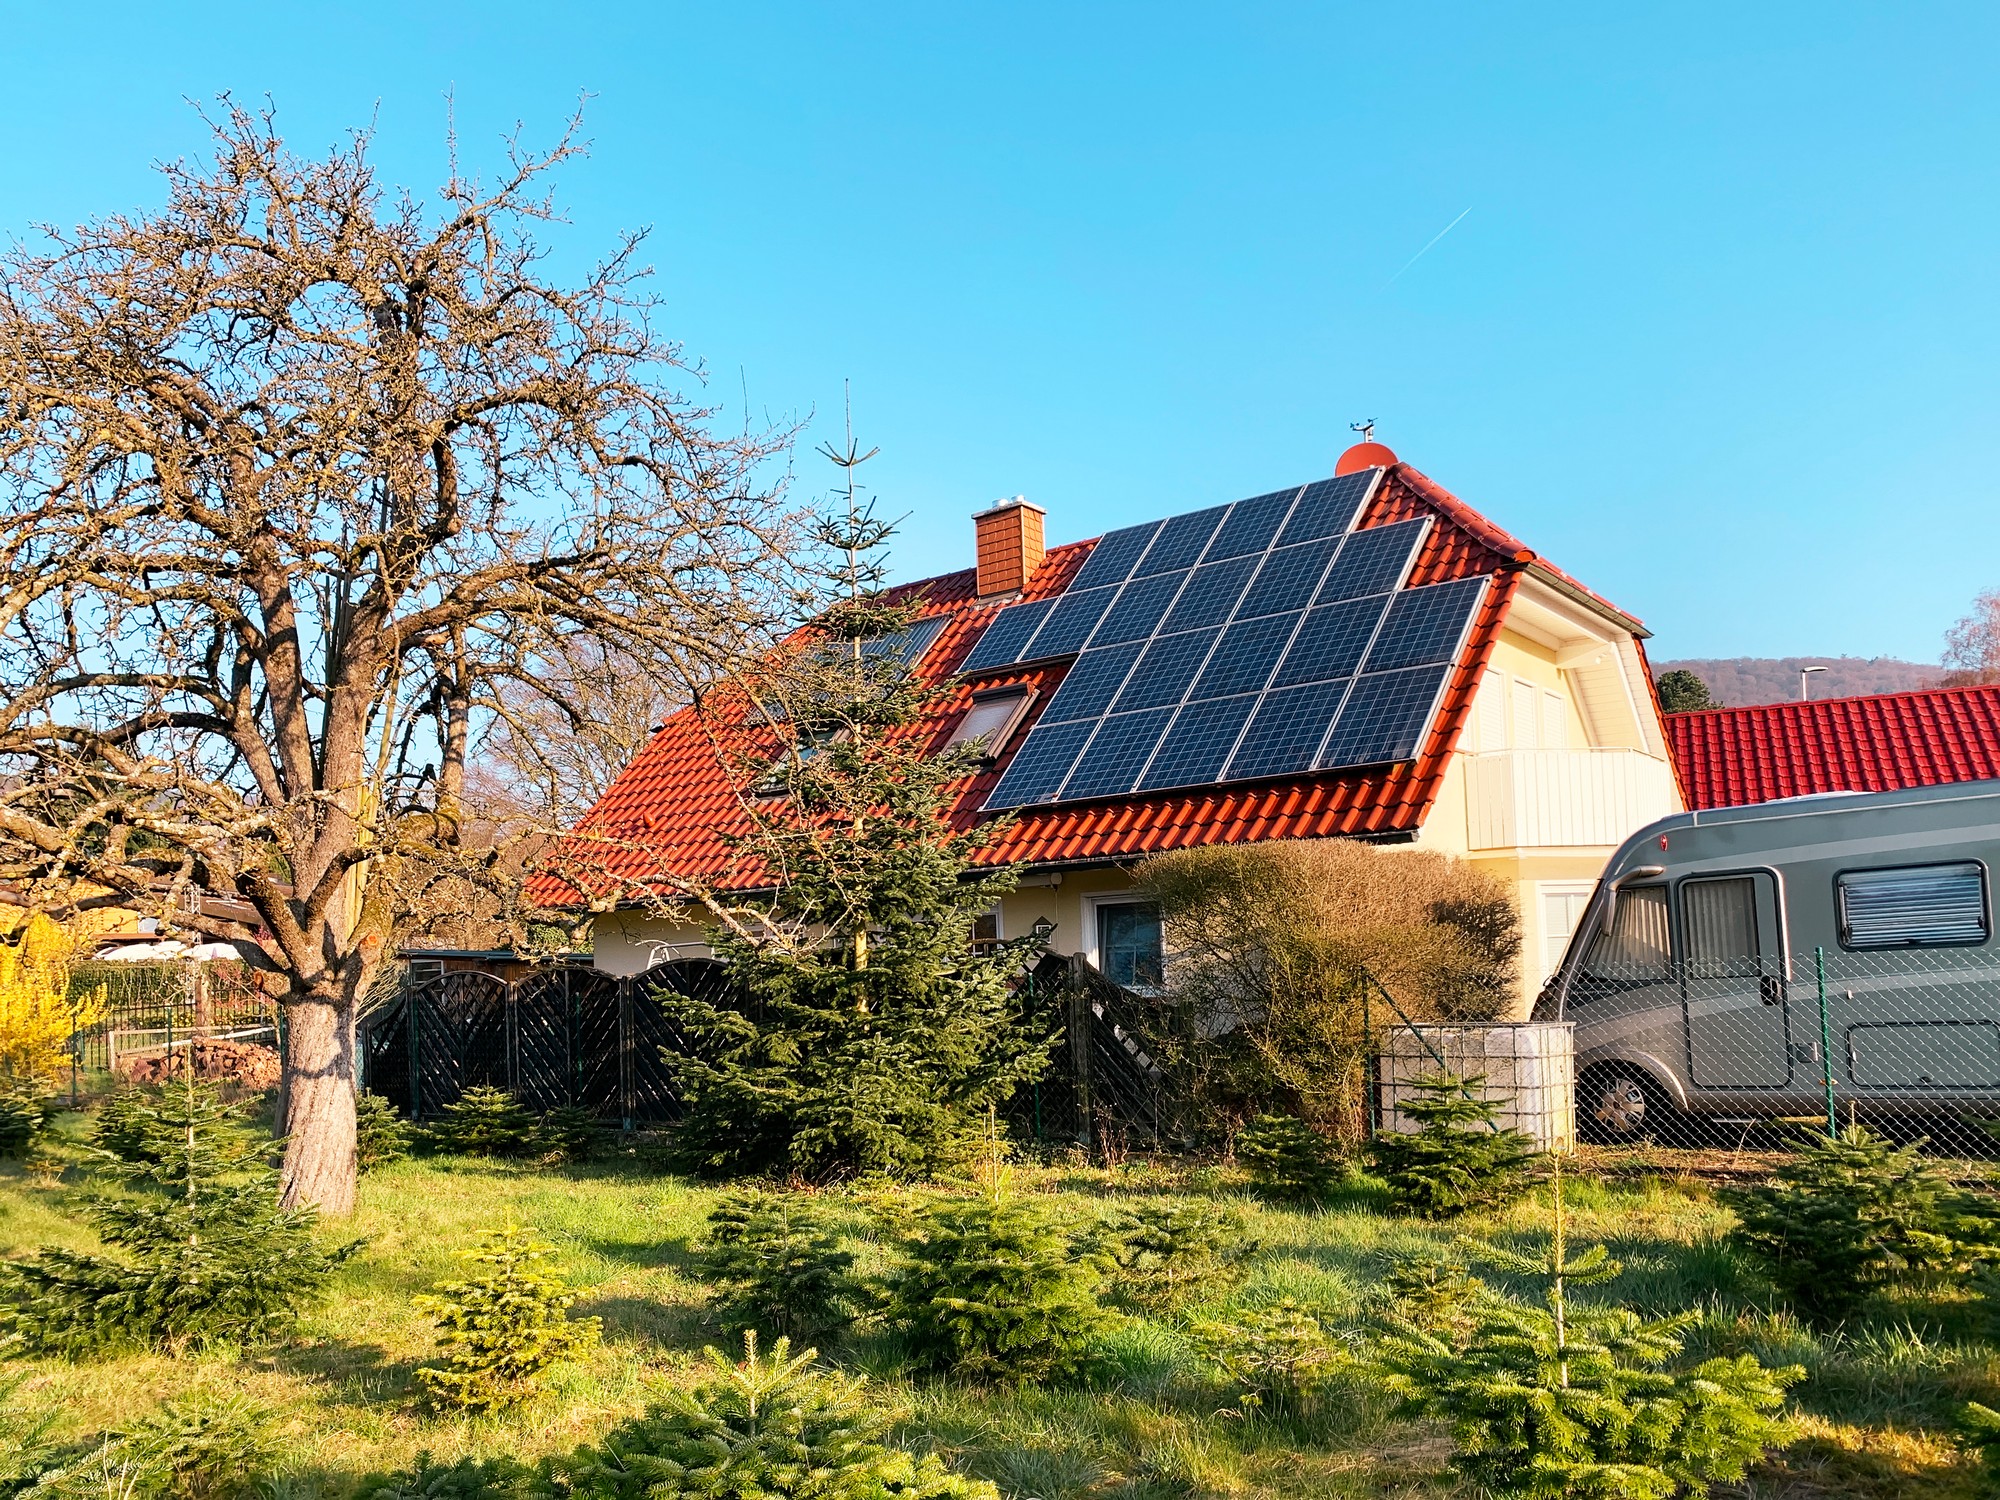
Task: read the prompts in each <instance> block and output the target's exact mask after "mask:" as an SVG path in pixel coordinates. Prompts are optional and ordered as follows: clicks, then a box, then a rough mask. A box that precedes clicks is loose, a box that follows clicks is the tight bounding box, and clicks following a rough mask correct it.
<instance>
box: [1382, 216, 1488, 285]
mask: <svg viewBox="0 0 2000 1500" xmlns="http://www.w3.org/2000/svg"><path fill="white" fill-rule="evenodd" d="M1471 212H1472V205H1471V204H1469V203H1468V204H1467V205H1466V206H1465V211H1464V213H1461V214H1460V215H1459V216H1458V219H1453V220H1452V221H1451V222H1450V223H1449V224H1447V225H1445V226H1444V228H1442V229H1440V230H1439V231H1438V232H1437V233H1436V234H1434V235H1432V236H1431V238H1430V243H1429V244H1427V245H1425V246H1424V248H1423V249H1421V250H1419V251H1418V252H1417V253H1416V254H1415V255H1412V256H1411V257H1410V258H1409V259H1408V260H1406V261H1405V262H1403V271H1407V270H1409V269H1410V267H1411V266H1414V265H1415V264H1416V263H1417V262H1418V261H1420V260H1422V259H1423V258H1424V257H1425V256H1426V255H1429V254H1430V253H1431V250H1432V248H1433V247H1434V246H1435V245H1436V244H1437V242H1438V241H1439V240H1441V239H1443V238H1444V237H1445V236H1446V235H1448V234H1450V233H1451V232H1452V231H1453V230H1454V229H1456V228H1458V222H1459V219H1463V218H1464V217H1465V215H1466V214H1469V213H1471ZM1403 271H1398V272H1397V273H1396V274H1395V275H1394V276H1391V277H1390V278H1389V279H1388V280H1387V281H1385V282H1383V283H1382V290H1383V291H1385V292H1386V291H1388V290H1389V288H1390V287H1392V286H1394V285H1395V284H1396V283H1397V282H1398V281H1400V280H1401V279H1402V276H1403Z"/></svg>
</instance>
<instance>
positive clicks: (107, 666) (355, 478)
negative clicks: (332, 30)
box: [0, 100, 794, 1213]
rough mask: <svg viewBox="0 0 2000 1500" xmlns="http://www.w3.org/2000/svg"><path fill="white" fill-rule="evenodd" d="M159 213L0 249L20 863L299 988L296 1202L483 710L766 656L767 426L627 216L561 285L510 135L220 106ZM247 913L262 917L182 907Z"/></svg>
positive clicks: (328, 1155) (0, 784)
mask: <svg viewBox="0 0 2000 1500" xmlns="http://www.w3.org/2000/svg"><path fill="white" fill-rule="evenodd" d="M210 124H211V127H212V129H213V136H214V159H213V161H212V162H204V163H201V164H198V165H193V166H190V165H187V164H174V165H170V166H167V167H166V168H164V175H165V178H166V187H167V198H166V203H165V205H164V207H162V208H161V209H160V210H158V211H157V212H152V213H145V214H139V215H133V216H117V217H111V218H106V219H101V220H97V221H94V222H92V223H89V224H86V225H84V226H83V227H81V228H79V229H76V230H74V231H68V232H62V231H57V230H54V229H44V230H42V231H40V234H39V237H38V238H37V240H36V241H35V242H33V243H32V244H29V245H25V246H18V247H16V248H14V249H13V250H11V251H10V252H9V253H7V254H6V255H4V257H0V392H4V394H3V395H0V401H4V406H0V878H11V879H13V880H15V881H16V882H18V883H20V884H22V885H23V886H24V887H26V888H28V889H30V890H43V891H48V892H55V891H58V890H61V889H62V888H63V886H62V883H63V882H65V881H82V882H84V883H85V884H84V886H83V889H85V890H87V891H89V892H92V893H93V894H92V895H90V896H87V897H85V898H84V904H89V903H90V902H92V901H95V902H98V903H101V904H104V905H113V904H116V905H123V906H130V905H139V906H142V907H144V908H147V909H151V910H155V911H158V912H159V913H160V914H161V915H162V917H163V918H164V919H166V920H167V921H168V922H170V923H172V924H174V925H178V926H180V927H184V928H191V929H195V930H199V931H201V932H203V933H205V934H207V935H209V936H213V937H217V938H223V939H227V940H232V941H234V942H235V943H236V944H237V946H238V947H239V949H240V950H241V951H242V952H243V953H244V955H245V957H246V958H247V959H248V960H249V961H250V962H251V963H252V964H253V965H256V966H257V967H258V968H259V969H260V970H262V971H264V973H265V974H266V975H267V987H268V988H269V989H270V991H271V993H273V994H274V995H275V996H276V997H278V998H279V999H280V1000H281V1001H282V1003H283V1005H284V1006H285V1010H286V1014H287V1019H288V1023H289V1024H288V1027H287V1035H286V1057H285V1068H286V1078H287V1085H288V1086H287V1090H286V1096H287V1098H288V1100H289V1113H288V1118H287V1120H286V1122H285V1128H286V1130H287V1132H288V1134H289V1136H290V1144H289V1146H288V1148H287V1152H286V1157H285V1165H284V1178H283V1192H284V1198H285V1201H286V1202H287V1203H290V1204H303V1203H312V1204H317V1205H318V1206H319V1207H321V1208H322V1209H323V1210H326V1211H328V1212H332V1213H341V1212H345V1211H346V1210H347V1209H348V1208H349V1207H350V1206H351V1204H352V1201H353V1192H354V1110H353V1098H354V1073H355V1070H354V1019H355V1006H356V1003H357V999H358V997H360V996H361V995H362V994H363V993H364V992H365V991H366V990H367V989H368V986H369V983H370V980H371V978H372V976H373V975H374V973H375V972H376V969H377V967H378V965H379V964H380V963H381V961H382V959H383V956H384V950H385V947H386V944H387V942H388V939H389V936H390V934H391V933H392V931H393V930H394V928H395V924H396V923H397V921H398V920H399V918H400V916H401V915H402V914H403V912H404V911H405V910H406V909H407V908H408V906H409V904H410V902H411V900H412V893H413V889H414V888H415V887H418V886H422V885H425V884H427V883H433V882H435V880H436V879H437V872H438V870H439V868H440V865H441V864H449V863H450V862H451V861H452V859H454V858H455V857H456V854H455V851H460V850H464V851H465V857H464V869H463V873H464V874H465V875H466V877H467V878H470V879H474V880H478V879H482V878H485V877H484V876H483V875H482V873H481V871H482V868H485V869H486V870H487V871H488V872H489V873H490V870H491V867H492V866H493V865H494V864H495V863H496V860H495V859H494V857H493V851H492V850H491V849H485V850H481V849H466V841H465V839H464V837H463V835H464V830H465V824H466V815H465V797H466V778H467V771H468V765H469V762H470V760H471V750H472V746H473V744H474V742H475V740H476V739H477V737H478V735H479V733H480V727H481V726H480V715H481V711H482V705H492V704H494V703H499V702H504V701H507V700H508V699H509V697H510V696H515V695H518V693H519V692H520V691H521V690H522V688H523V687H524V685H527V686H532V687H533V689H534V690H536V691H542V692H547V691H548V690H549V684H547V683H546V682H544V681H542V679H541V677H540V676H539V674H540V672H541V670H542V669H543V667H544V666H545V664H546V663H548V662H549V661H551V660H569V659H572V658H573V657H574V656H575V655H576V654H577V653H579V652H581V653H583V654H584V656H585V657H586V659H603V660H606V661H612V660H616V661H622V662H632V663H635V664H639V666H640V667H642V668H643V670H644V671H645V672H646V673H647V674H648V676H649V678H650V679H652V680H661V681H675V682H679V683H682V684H684V685H685V686H684V689H683V690H684V691H685V692H687V693H690V694H691V693H693V692H695V691H697V690H698V688H699V687H700V685H701V684H703V683H706V682H709V681H712V680H714V678H715V677H716V676H717V675H718V674H719V673H725V672H728V671H730V670H732V669H734V668H735V667H736V666H737V665H739V664H740V662H741V661H742V660H744V659H745V658H746V656H747V655H751V654H754V653H756V652H759V651H762V650H764V649H767V647H768V644H769V640H770V634H769V630H768V628H767V627H769V626H770V625H772V624H774V623H776V622H777V619H778V617H779V616H780V615H782V614H783V613H784V611H785V609H786V607H787V605H788V601H789V600H790V599H791V598H792V597H793V595H792V594H791V592H790V591H789V589H788V586H787V584H786V582H785V572H784V570H785V566H786V559H787V558H788V557H789V556H790V555H791V553H792V551H793V548H794V536H793V531H792V528H793V521H792V519H791V518H790V517H789V516H788V515H787V514H786V513H785V512H784V511H783V509H782V506H781V505H780V504H779V502H778V500H777V499H776V497H775V496H774V495H773V494H771V493H764V492H760V491H759V489H758V488H757V485H758V476H759V475H760V474H762V473H763V472H764V463H765V460H766V459H767V458H768V457H769V456H770V455H771V454H772V453H773V452H774V451H775V450H776V449H777V448H778V447H780V446H782V441H783V438H784V437H785V435H783V434H777V435H773V434H762V435H752V434H749V433H747V432H746V433H744V434H740V435H731V434H728V433H721V432H718V430H717V429H716V428H715V426H714V425H713V424H712V422H711V413H710V412H709V411H707V410H704V409H703V408H701V407H700V406H698V405H696V404H693V403H691V402H689V401H688V400H686V399H685V398H683V397H682V396H681V395H678V394H677V393H676V391H675V389H674V388H673V387H674V385H675V384H676V383H677V382H678V381H679V380H681V379H684V378H688V377H690V376H691V375H692V374H695V373H698V372H692V371H691V370H690V369H689V367H688V366H686V365H685V364H684V363H683V360H682V355H681V352H680V350H679V348H678V346H676V345H675V344H673V343H670V342H668V341H667V340H665V339H664V338H662V337H661V336H660V335H659V334H658V333H657V332H656V331H655V330H654V329H653V327H652V326H651V321H650V319H651V315H652V306H651V303H650V300H649V299H648V298H646V297H645V296H644V295H642V294H641V292H640V290H639V288H638V286H637V285H636V283H637V282H638V280H639V278H640V277H641V276H643V274H644V272H643V268H641V267H639V266H638V265H637V264H636V261H635V254H636V251H637V248H638V244H639V240H638V237H636V236H634V237H628V238H627V239H626V240H625V241H624V242H623V243H622V244H621V245H620V246H619V248H618V250H617V252H616V253H615V254H613V255H612V256H611V257H610V258H609V259H608V260H607V261H605V262H604V263H602V264H600V265H598V266H597V267H595V268H594V269H591V270H588V271H587V272H585V273H583V274H582V275H580V276H579V277H578V278H576V279H575V280H574V281H572V282H570V283H567V284H564V283H561V282H558V281H557V280H556V279H554V278H553V277H552V276H551V275H550V274H549V273H548V271H547V270H546V268H545V266H544V252H543V251H542V250H541V249H540V248H539V247H538V245H537V243H536V240H535V238H534V231H535V227H536V225H537V224H538V223H540V222H544V221H548V220H550V219H552V218H553V217H554V214H553V211H552V209H551V207H550V205H549V203H548V201H547V200H546V198H545V197H544V196H542V192H543V190H542V188H541V186H540V179H541V178H542V177H543V175H544V174H545V173H547V172H548V171H549V169H550V168H552V167H554V166H556V165H557V164H559V163H561V162H562V161H564V160H565V159H566V158H568V157H569V156H571V155H572V154H574V153H575V152H576V151H577V150H578V149H579V147H578V144H577V141H576V135H575V131H576V125H575V123H574V122H573V123H572V126H571V129H570V131H569V132H568V133H567V134H565V136H564V137H563V138H562V140H561V141H560V142H559V143H558V144H557V145H556V146H555V147H554V148H553V149H552V150H549V151H547V152H543V153H539V154H537V153H529V152H525V151H523V150H521V149H520V148H518V146H511V145H510V148H509V151H508V166H507V169H506V171H505V173H504V174H503V175H502V177H501V180H499V181H498V182H497V184H494V185H492V186H484V185H482V184H481V183H479V182H478V181H476V180H472V179H469V178H467V177H466V176H463V175H461V174H460V172H459V170H458V167H457V164H456V159H455V153H454V162H453V166H452V171H451V175H450V178H449V180H448V182H447V183H446V185H445V186H444V187H443V188H442V189H441V190H440V193H439V195H438V197H437V200H436V201H435V202H434V203H431V204H425V203H423V202H420V201H418V200H417V199H416V198H414V197H412V196H411V195H409V194H407V193H402V194H391V193H389V192H387V191H385V190H384V188H383V187H382V185H381V184H379V183H378V181H377V179H376V175H375V172H374V169H373V167H372V166H371V164H370V161H369V159H368V147H369V137H368V136H367V135H366V134H357V135H356V136H355V137H354V138H353V140H352V142H351V144H350V145H348V146H347V147H344V148H342V149H339V150H336V151H334V152H332V153H330V154H329V155H327V156H326V157H324V158H323V159H317V160H307V159H302V158H300V157H297V156H295V155H294V154H292V153H291V152H289V151H288V150H287V149H286V148H285V146H284V145H283V143H282V142H281V140H280V139H279V137H278V135H277V133H276V130H275V127H274V124H273V121H272V119H271V116H270V115H269V113H268V112H266V113H263V114H252V113H249V112H246V111H244V110H242V109H240V108H238V107H236V106H235V105H233V104H231V103H229V102H228V101H226V100H225V101H224V104H223V107H222V109H221V110H220V111H219V113H218V114H217V115H216V116H215V117H214V118H213V119H211V120H210ZM192 887H205V888H208V889H211V890H215V891H219V892H222V893H226V894H230V895H234V896H238V897H240V898H241V899H242V900H244V901H247V902H248V903H249V904H250V905H251V906H253V907H254V908H255V909H256V911H257V913H258V915H259V918H260V920H261V925H262V932H261V934H259V933H253V932H251V931H249V930H247V929H246V928H244V927H231V926H230V925H229V924H228V923H226V922H224V921H222V920H220V919H216V918H210V917H204V916H200V915H197V914H194V913H192V912H189V911H187V910H185V909H184V904H183V902H182V901H181V900H180V897H181V896H182V895H183V893H184V892H186V891H187V890H188V889H190V888H192Z"/></svg>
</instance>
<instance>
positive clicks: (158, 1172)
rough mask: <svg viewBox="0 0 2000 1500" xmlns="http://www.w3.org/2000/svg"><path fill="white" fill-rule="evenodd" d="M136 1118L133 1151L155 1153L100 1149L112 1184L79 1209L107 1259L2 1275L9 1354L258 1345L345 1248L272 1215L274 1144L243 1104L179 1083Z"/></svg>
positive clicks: (302, 1215)
mask: <svg viewBox="0 0 2000 1500" xmlns="http://www.w3.org/2000/svg"><path fill="white" fill-rule="evenodd" d="M145 1111H146V1114H145V1120H146V1122H147V1123H146V1127H145V1129H144V1130H143V1131H141V1132H139V1134H140V1135H142V1136H143V1137H144V1143H143V1149H141V1150H140V1151H139V1153H138V1154H140V1155H141V1156H142V1157H144V1156H146V1155H151V1154H153V1153H154V1152H155V1151H157V1152H158V1153H159V1158H160V1159H159V1160H156V1161H149V1160H144V1159H141V1160H136V1161H127V1160H122V1159H120V1158H118V1157H116V1156H112V1155H110V1154H109V1153H106V1157H107V1164H106V1167H105V1175H106V1176H108V1177H110V1178H111V1179H112V1180H113V1182H115V1183H116V1184H117V1186H118V1189H119V1190H117V1191H105V1190H104V1189H103V1188H102V1187H100V1188H97V1189H95V1190H93V1191H92V1192H91V1193H90V1195H89V1206H88V1209H87V1215H88V1217H89V1219H90V1221H91V1223H92V1224H93V1225H94V1226H95V1227H96V1229H97V1232H98V1234H99V1235H100V1236H101V1237H102V1238H103V1240H104V1242H105V1245H106V1247H107V1248H108V1249H109V1250H110V1251H112V1252H114V1253H112V1254H93V1253H89V1252H82V1251H74V1250H65V1249H58V1248H54V1247H51V1248H47V1249H43V1250H41V1251H39V1252H38V1253H36V1254H35V1255H34V1256H32V1257H30V1258H28V1259H26V1260H17V1261H10V1262H8V1263H7V1265H6V1266H5V1267H4V1270H0V1297H4V1299H5V1306H4V1308H0V1326H4V1328H5V1330H6V1335H7V1338H8V1340H9V1342H11V1343H12V1344H13V1345H14V1346H15V1347H16V1348H19V1349H22V1350H26V1351H29V1352H36V1353H52V1354H87V1353H95V1352H97V1351H100V1350H103V1349H106V1348H110V1347H116V1346H120V1345H141V1346H146V1347H153V1348H165V1349H179V1348H182V1347H188V1346H200V1345H204V1344H208V1343H213V1342H216V1341H228V1342H232V1343H235V1342H250V1341H255V1340H259V1339H263V1338H268V1337H270V1336H272V1335H273V1334H276V1333H278V1332H280V1331H282V1330H283V1329H284V1328H285V1327H286V1326H288V1325H289V1324H290V1323H291V1322H292V1320H293V1319H294V1318H295V1317H296V1316H297V1313H298V1311H299V1309H300V1307H301V1306H303V1305H304V1304H305V1303H306V1302H308V1301H309V1300H311V1299H312V1298H313V1297H314V1296H316V1295H317V1294H318V1293H319V1292H320V1290H321V1289H322V1288H323V1287H324V1286H325V1284H326V1281H327V1279H328V1278H329V1277H330V1276H331V1275H332V1273H333V1270H334V1267H335V1266H336V1265H337V1264H338V1263H339V1262H340V1261H341V1260H343V1259H344V1258H345V1257H346V1256H347V1255H348V1254H350V1253H351V1252H352V1250H353V1249H354V1246H352V1245H349V1246H347V1247H345V1248H344V1249H337V1250H328V1249H326V1248H325V1247H323V1246H321V1245H320V1244H319V1243H318V1242H317V1241H316V1240H315V1238H314V1235H313V1226H314V1222H315V1219H316V1217H317V1216H316V1215H315V1214H314V1212H313V1211H312V1210H310V1209H298V1210H288V1209H281V1208H280V1207H278V1199H277V1180H278V1178H277V1173H276V1172H275V1171H273V1170H272V1168H271V1166H270V1164H269V1155H270V1152H271V1150H272V1143H271V1142H270V1141H269V1140H267V1139H260V1138H258V1137H257V1136H256V1135H254V1134H253V1133H251V1132H249V1131H246V1130H244V1129H242V1128H240V1127H239V1125H238V1118H239V1115H240V1113H241V1106H234V1105H226V1104H223V1103H222V1102H221V1100H220V1099H219V1098H218V1097H217V1095H216V1092H215V1090H214V1088H213V1087H212V1086H210V1085H207V1084H201V1083H197V1082H196V1081H195V1080H194V1078H193V1077H192V1076H189V1077H188V1078H187V1080H186V1083H185V1085H179V1084H177V1085H175V1086H173V1087H171V1088H168V1089H166V1090H164V1091H163V1092H162V1093H161V1094H160V1095H159V1096H158V1099H157V1102H150V1103H148V1104H146V1105H145ZM169 1142H171V1143H172V1144H171V1145H169V1144H168V1143H169Z"/></svg>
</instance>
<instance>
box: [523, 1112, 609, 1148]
mask: <svg viewBox="0 0 2000 1500" xmlns="http://www.w3.org/2000/svg"><path fill="white" fill-rule="evenodd" d="M603 1134H604V1131H603V1129H602V1128H601V1127H600V1126H599V1125H598V1123H597V1117H596V1116H595V1115H593V1114H592V1113H591V1112H590V1111H589V1110H587V1109H580V1108H578V1107H577V1106H576V1105H574V1104H560V1105H557V1106H556V1107H555V1108H554V1109H551V1110H548V1111H546V1112H544V1113H543V1115H542V1116H541V1118H540V1119H538V1120H537V1121H536V1122H535V1143H536V1147H537V1148H538V1154H539V1155H541V1156H542V1157H544V1158H546V1159H548V1160H552V1161H589V1160H590V1158H591V1157H592V1156H593V1155H594V1154H595V1153H596V1151H597V1145H598V1142H599V1140H600V1139H602V1137H603Z"/></svg>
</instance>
